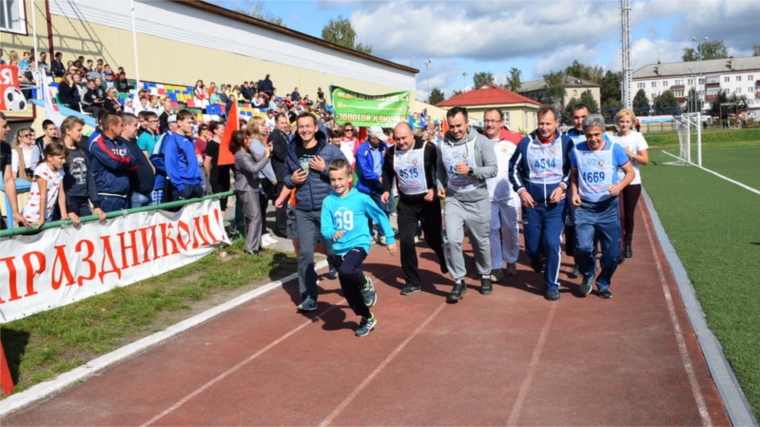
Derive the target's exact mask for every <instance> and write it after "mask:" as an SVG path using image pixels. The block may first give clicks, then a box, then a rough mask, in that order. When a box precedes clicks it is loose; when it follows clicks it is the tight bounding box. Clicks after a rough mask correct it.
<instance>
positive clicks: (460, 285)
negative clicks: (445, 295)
mask: <svg viewBox="0 0 760 427" xmlns="http://www.w3.org/2000/svg"><path fill="white" fill-rule="evenodd" d="M465 292H467V285H465V284H464V280H462V279H459V280H457V281H456V282H454V289H452V290H451V293H450V294H449V302H457V301H459V300H460V299H462V296H464V294H465Z"/></svg>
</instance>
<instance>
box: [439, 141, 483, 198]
mask: <svg viewBox="0 0 760 427" xmlns="http://www.w3.org/2000/svg"><path fill="white" fill-rule="evenodd" d="M440 153H441V161H442V162H443V167H445V168H446V174H447V175H448V178H449V180H448V181H449V182H448V186H449V188H451V189H452V190H455V191H458V192H462V191H472V190H476V189H477V188H479V187H480V183H479V182H478V179H477V178H475V177H474V176H472V175H459V174H458V173H457V163H464V164H466V165H467V166H469V167H470V168H472V167H473V166H474V165H475V139H473V140H472V141H470V142H467V143H465V144H462V145H455V146H451V145H447V144H441V146H440Z"/></svg>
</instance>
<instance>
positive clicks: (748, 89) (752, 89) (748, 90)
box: [747, 86, 755, 93]
mask: <svg viewBox="0 0 760 427" xmlns="http://www.w3.org/2000/svg"><path fill="white" fill-rule="evenodd" d="M754 91H755V88H753V87H752V86H747V93H752V92H754Z"/></svg>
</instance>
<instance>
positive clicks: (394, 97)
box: [330, 86, 411, 127]
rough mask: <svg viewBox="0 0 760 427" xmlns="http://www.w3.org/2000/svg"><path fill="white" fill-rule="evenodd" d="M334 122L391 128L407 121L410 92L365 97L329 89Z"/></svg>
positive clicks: (345, 90)
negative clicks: (333, 110)
mask: <svg viewBox="0 0 760 427" xmlns="http://www.w3.org/2000/svg"><path fill="white" fill-rule="evenodd" d="M330 94H331V95H332V103H333V108H334V109H335V120H336V121H337V122H338V123H340V124H343V123H346V122H351V123H352V124H353V125H354V126H361V127H369V126H380V127H393V126H395V125H396V124H398V123H401V122H406V121H408V115H407V114H408V111H409V98H410V96H411V92H409V91H406V92H394V93H386V94H384V95H367V94H363V93H359V92H353V91H350V90H348V89H344V88H342V87H338V86H331V87H330Z"/></svg>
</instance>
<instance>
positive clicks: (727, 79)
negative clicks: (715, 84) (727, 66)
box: [723, 76, 731, 83]
mask: <svg viewBox="0 0 760 427" xmlns="http://www.w3.org/2000/svg"><path fill="white" fill-rule="evenodd" d="M723 83H731V76H725V77H723Z"/></svg>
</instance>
